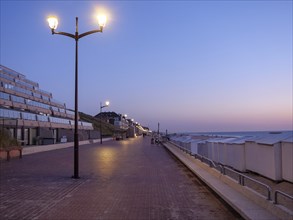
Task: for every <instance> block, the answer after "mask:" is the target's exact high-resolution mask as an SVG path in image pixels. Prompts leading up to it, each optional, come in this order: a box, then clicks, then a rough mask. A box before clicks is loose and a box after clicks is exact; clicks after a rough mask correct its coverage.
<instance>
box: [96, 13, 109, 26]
mask: <svg viewBox="0 0 293 220" xmlns="http://www.w3.org/2000/svg"><path fill="white" fill-rule="evenodd" d="M106 22H107V17H106V16H105V15H98V23H99V26H100V28H102V29H103V28H104V27H105V26H106Z"/></svg>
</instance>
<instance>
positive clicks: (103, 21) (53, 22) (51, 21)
mask: <svg viewBox="0 0 293 220" xmlns="http://www.w3.org/2000/svg"><path fill="white" fill-rule="evenodd" d="M47 21H48V23H49V27H50V28H51V31H52V34H59V35H64V36H67V37H71V38H73V39H74V40H75V108H74V111H75V113H74V175H73V176H72V178H74V179H79V167H78V164H79V163H78V157H79V155H78V144H79V142H78V120H77V117H78V116H77V115H78V40H79V39H80V38H82V37H85V36H87V35H90V34H94V33H97V32H101V33H102V32H103V28H104V27H105V25H106V16H98V23H99V27H100V29H99V30H93V31H88V32H85V33H82V34H78V17H76V22H75V34H70V33H66V32H56V31H55V30H56V29H57V26H58V19H57V18H55V17H49V18H48V19H47Z"/></svg>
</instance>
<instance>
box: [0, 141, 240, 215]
mask: <svg viewBox="0 0 293 220" xmlns="http://www.w3.org/2000/svg"><path fill="white" fill-rule="evenodd" d="M0 165H1V168H0V169H1V170H0V171H1V179H0V187H1V188H0V219H1V220H4V219H18V220H19V219H41V220H43V219H57V220H59V219H85V220H88V219H89V220H90V219H109V220H112V219H127V220H128V219H133V220H134V219H135V220H140V219H164V220H165V219H180V220H181V219H241V217H240V216H239V215H238V214H237V213H235V212H234V211H233V210H232V209H231V208H229V207H228V206H227V205H225V204H223V202H222V201H221V200H219V198H218V197H216V196H215V195H214V194H213V193H212V192H211V191H210V190H209V189H208V188H207V187H206V186H205V185H203V184H202V182H201V181H199V180H198V179H197V177H195V176H194V175H193V174H192V173H191V172H190V171H189V170H188V169H187V168H186V167H185V166H184V165H182V163H180V162H179V161H178V160H177V159H176V158H175V157H174V156H173V155H172V154H171V153H169V152H168V150H166V149H165V148H164V147H162V146H159V145H151V144H150V137H145V138H143V137H138V138H133V139H127V140H123V141H107V142H104V143H103V145H100V144H98V143H96V144H88V145H83V146H80V166H79V167H80V177H81V178H80V179H77V180H76V179H72V178H71V177H70V176H71V175H72V173H73V149H72V148H65V149H60V150H53V151H47V152H42V153H36V154H30V155H25V156H23V158H22V159H16V158H15V159H12V160H11V161H9V162H7V161H1V162H0Z"/></svg>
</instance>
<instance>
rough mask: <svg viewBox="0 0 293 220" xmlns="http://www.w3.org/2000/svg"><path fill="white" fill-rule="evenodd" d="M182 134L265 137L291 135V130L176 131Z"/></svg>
mask: <svg viewBox="0 0 293 220" xmlns="http://www.w3.org/2000/svg"><path fill="white" fill-rule="evenodd" d="M178 134H180V135H182V136H198V135H207V136H221V137H236V138H237V137H239V138H240V137H265V136H272V135H278V136H284V137H286V136H287V137H290V136H291V137H292V136H293V130H287V131H236V132H235V131H233V132H182V133H181V132H180V133H178Z"/></svg>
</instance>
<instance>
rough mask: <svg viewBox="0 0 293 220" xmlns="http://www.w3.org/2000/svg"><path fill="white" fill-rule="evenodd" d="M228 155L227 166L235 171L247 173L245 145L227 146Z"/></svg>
mask: <svg viewBox="0 0 293 220" xmlns="http://www.w3.org/2000/svg"><path fill="white" fill-rule="evenodd" d="M226 153H227V155H226V156H227V157H226V158H227V159H226V164H225V165H227V166H231V167H233V168H234V169H236V170H238V171H241V172H245V171H246V165H245V143H243V144H234V143H227V144H226Z"/></svg>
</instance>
